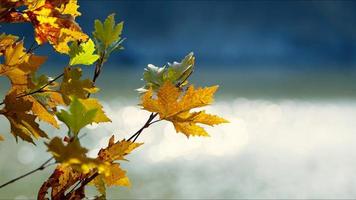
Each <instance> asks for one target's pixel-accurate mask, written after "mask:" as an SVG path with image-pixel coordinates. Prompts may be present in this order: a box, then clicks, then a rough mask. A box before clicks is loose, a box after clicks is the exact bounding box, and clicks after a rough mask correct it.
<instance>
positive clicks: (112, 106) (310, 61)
mask: <svg viewBox="0 0 356 200" xmlns="http://www.w3.org/2000/svg"><path fill="white" fill-rule="evenodd" d="M79 4H80V11H81V12H82V16H80V17H78V18H77V21H78V23H79V24H80V25H81V27H82V28H83V30H84V31H85V32H87V33H91V32H92V30H93V23H94V20H95V19H101V20H104V19H105V17H106V16H107V15H108V14H111V13H116V19H117V21H124V22H125V25H124V31H123V36H124V37H125V38H127V39H126V40H125V42H124V47H125V50H124V51H120V52H117V53H115V54H113V55H112V56H111V58H110V61H109V62H108V63H107V64H106V65H105V69H104V72H103V74H102V76H101V77H100V78H99V80H98V84H97V85H98V86H99V87H100V88H101V91H100V93H99V94H98V95H97V97H98V98H101V99H102V100H103V104H104V106H105V109H106V112H107V114H108V115H109V117H111V119H112V121H113V123H109V124H101V125H99V126H96V125H92V126H90V127H88V128H87V129H86V130H85V131H86V132H87V133H88V135H87V136H86V137H85V138H83V140H84V141H85V144H86V146H87V147H88V148H90V149H93V150H92V151H91V152H90V155H95V154H96V152H97V151H98V150H99V149H100V148H101V147H103V146H106V144H107V141H108V138H109V137H110V135H112V134H115V135H116V136H117V138H125V137H127V136H129V135H131V134H132V133H134V132H135V131H136V130H137V129H138V128H139V127H140V126H141V125H142V124H143V123H144V121H145V120H146V118H147V117H148V115H149V114H148V113H147V112H145V111H142V110H141V109H140V107H139V106H137V104H138V103H139V98H138V95H137V92H136V91H134V89H136V88H139V87H141V86H142V85H143V83H142V81H140V79H141V76H142V72H143V68H144V67H146V65H147V64H149V63H150V64H155V65H157V66H163V65H165V64H166V63H167V62H173V61H180V60H181V59H182V58H184V56H185V55H186V54H188V53H189V52H191V51H193V52H194V53H195V56H196V71H195V73H194V75H193V77H192V80H191V82H192V83H194V84H196V85H201V86H208V85H213V84H218V85H220V90H219V92H218V93H217V94H216V103H215V104H214V105H212V106H209V108H208V111H211V112H213V113H215V114H218V115H220V116H224V117H225V118H227V119H229V120H230V121H231V123H230V124H224V125H221V126H218V127H214V128H207V129H208V132H209V133H210V135H211V137H209V138H190V139H189V140H187V139H186V137H185V136H184V135H182V134H176V133H175V131H174V128H173V126H172V125H171V124H169V123H166V122H162V123H157V124H155V125H154V126H153V127H152V128H150V129H148V130H147V131H145V132H144V133H143V135H142V137H140V139H139V140H140V142H144V143H145V145H144V146H142V147H141V148H140V149H139V150H137V151H136V152H134V153H133V154H131V155H130V156H129V160H130V162H127V163H124V164H123V167H124V168H125V169H126V170H127V171H128V175H129V177H130V178H131V182H132V187H131V188H112V189H110V190H108V197H109V198H111V199H116V198H161V199H162V198H163V199H166V198H245V199H246V198H356V190H355V188H354V185H355V184H356V181H355V180H356V173H355V170H354V166H355V165H356V130H355V127H354V124H355V120H354V119H355V118H354V117H355V115H356V102H355V99H356V98H355V97H356V3H355V2H352V1H114V0H112V1H108V0H104V1H100V2H99V1H94V0H82V1H80V0H79ZM0 30H1V32H6V33H12V34H18V35H23V36H24V39H25V43H27V46H30V44H31V43H32V42H33V29H32V27H31V26H30V25H29V24H11V25H10V24H1V26H0ZM36 53H37V54H40V55H41V54H42V55H48V54H49V58H48V62H47V63H46V64H45V65H44V67H42V69H41V72H43V73H47V74H50V75H52V76H56V75H57V74H59V73H61V72H62V70H63V66H64V65H65V64H66V62H67V61H68V58H67V57H66V56H64V55H58V54H56V53H55V52H54V51H53V49H52V47H50V46H49V45H44V46H42V47H40V48H39V49H38V50H37V51H36ZM92 70H93V68H86V71H85V75H87V76H88V77H91V76H92V74H91V73H92ZM8 85H9V83H8V82H7V80H6V79H5V78H3V77H1V88H0V92H1V95H2V96H4V95H5V94H6V91H7V89H8ZM0 124H1V128H0V132H1V133H2V135H4V136H6V141H5V142H2V143H1V144H0V149H1V152H3V153H2V154H0V180H1V181H0V182H1V183H2V182H5V181H6V180H9V179H11V178H13V177H15V176H16V175H20V174H22V173H23V172H26V171H28V170H29V169H32V168H34V167H37V166H38V165H39V164H40V163H42V162H43V161H44V160H46V159H47V157H49V154H48V153H46V152H45V148H44V147H43V144H42V143H43V142H42V141H38V146H40V147H41V148H37V147H34V146H33V145H30V144H26V143H25V142H22V141H19V142H18V144H16V142H15V140H14V139H13V137H12V136H11V135H10V134H8V132H9V125H8V122H7V121H6V119H5V118H3V117H1V119H0ZM42 127H43V128H45V129H46V130H48V131H50V132H52V133H53V135H55V134H57V135H63V133H64V132H63V130H65V127H63V129H61V131H60V130H53V128H51V127H49V126H46V125H43V126H42ZM50 171H51V170H46V171H43V172H39V173H37V174H35V175H33V176H31V177H28V178H26V179H23V180H21V181H18V182H17V183H15V184H11V185H10V186H8V187H7V188H4V189H1V190H0V199H33V198H34V197H35V196H36V191H37V189H38V188H39V187H40V185H41V183H42V182H43V180H45V179H46V178H47V177H48V175H49V173H50ZM89 193H90V194H91V195H92V196H94V195H95V190H94V189H92V190H90V191H89Z"/></svg>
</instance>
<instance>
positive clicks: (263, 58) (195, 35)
mask: <svg viewBox="0 0 356 200" xmlns="http://www.w3.org/2000/svg"><path fill="white" fill-rule="evenodd" d="M79 3H80V5H81V8H80V11H81V12H83V16H81V17H79V18H78V22H79V23H80V24H81V26H82V27H83V29H84V30H85V31H86V32H91V30H92V26H93V21H94V19H96V18H99V19H104V18H105V17H106V16H107V15H108V14H109V13H111V12H115V13H117V18H118V19H120V20H124V21H125V30H124V36H125V37H127V40H126V41H125V45H124V46H125V47H126V49H125V51H123V52H120V53H119V54H115V55H116V56H115V57H113V58H112V59H111V64H113V65H117V67H120V66H125V65H134V66H137V67H140V68H142V67H143V66H144V65H145V64H147V63H154V64H157V65H162V64H164V63H165V62H166V61H172V60H176V59H179V58H180V57H182V56H184V55H185V54H186V53H188V52H189V51H194V52H195V53H196V55H197V57H198V61H199V63H200V64H201V65H204V66H217V65H219V66H222V67H226V68H229V67H233V68H242V69H244V68H249V69H253V70H260V69H263V70H265V68H266V67H267V68H268V69H270V68H276V69H278V70H279V69H293V70H299V69H335V70H346V71H348V70H354V69H356V67H355V66H356V39H355V38H356V3H354V2H352V1H334V2H333V1H315V2H312V1H271V2H263V1H255V2H250V1H99V0H98V1H94V0H82V1H79ZM1 31H5V32H8V33H10V32H17V33H23V34H25V35H26V36H27V37H26V42H27V43H31V42H32V40H31V39H29V38H30V37H31V35H32V29H31V27H30V26H29V25H11V26H9V25H2V27H1ZM48 49H50V48H42V49H41V51H43V52H45V53H47V51H48ZM62 58H63V57H61V56H53V57H51V58H50V61H53V62H56V61H60V60H61V59H62Z"/></svg>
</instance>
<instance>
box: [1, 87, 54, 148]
mask: <svg viewBox="0 0 356 200" xmlns="http://www.w3.org/2000/svg"><path fill="white" fill-rule="evenodd" d="M16 94H17V93H16V92H10V93H9V94H7V95H6V97H5V100H4V103H5V107H4V108H3V109H2V110H0V114H2V115H4V116H5V117H6V118H7V119H8V120H9V122H10V126H11V133H12V134H13V135H14V136H15V138H16V140H17V137H20V138H21V139H23V140H25V141H27V142H31V143H33V144H34V142H33V138H40V137H47V134H46V133H45V132H43V131H42V130H41V129H40V128H39V125H38V124H37V123H36V122H35V119H36V116H35V115H33V114H31V113H30V111H31V108H32V103H31V102H30V101H28V100H25V99H23V98H19V99H16Z"/></svg>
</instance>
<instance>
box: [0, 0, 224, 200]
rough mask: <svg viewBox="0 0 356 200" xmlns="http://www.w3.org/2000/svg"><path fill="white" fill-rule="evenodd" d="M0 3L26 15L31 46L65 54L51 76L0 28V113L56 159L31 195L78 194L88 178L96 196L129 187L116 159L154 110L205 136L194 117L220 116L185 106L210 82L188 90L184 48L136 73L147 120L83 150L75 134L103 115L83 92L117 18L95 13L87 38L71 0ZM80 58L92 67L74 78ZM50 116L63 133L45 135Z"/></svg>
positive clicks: (6, 11)
mask: <svg viewBox="0 0 356 200" xmlns="http://www.w3.org/2000/svg"><path fill="white" fill-rule="evenodd" d="M0 5H1V6H0V16H1V18H0V22H9V23H17V22H30V23H31V24H32V25H33V26H34V30H35V40H36V42H37V43H38V45H42V44H43V43H46V42H48V43H49V44H51V45H52V46H53V47H54V49H55V51H57V52H59V53H63V54H67V55H68V57H69V62H68V63H67V65H66V67H64V71H63V73H62V74H60V75H59V76H57V77H56V78H54V79H53V78H50V77H48V76H46V75H38V74H37V71H38V69H39V68H40V66H41V65H42V64H43V63H44V62H45V61H46V57H44V56H37V55H35V54H34V53H33V50H34V49H33V48H30V49H28V50H26V49H25V47H24V41H23V40H21V39H19V38H18V37H17V36H14V35H9V34H5V33H3V34H1V35H0V56H2V57H3V63H1V64H0V76H6V77H7V78H8V79H9V81H10V83H11V88H10V89H9V91H8V92H7V94H6V96H5V98H4V101H3V102H2V103H1V104H2V105H4V106H3V107H2V109H1V110H0V114H1V115H3V116H5V117H6V118H7V119H8V121H9V123H10V127H11V131H10V132H11V134H12V135H13V136H14V137H15V139H16V141H17V140H18V138H21V139H22V140H24V141H27V142H30V143H33V144H35V141H36V140H38V139H41V138H42V139H44V140H45V144H46V146H47V148H48V152H50V153H51V154H52V156H53V159H54V160H55V162H56V163H57V167H56V169H55V170H54V172H53V173H52V175H51V176H50V177H49V178H48V180H47V181H45V182H44V183H43V185H42V187H41V188H40V190H39V193H38V199H46V198H47V196H50V197H51V198H52V199H81V198H84V197H85V186H86V185H94V186H95V187H96V188H97V190H98V192H99V193H100V197H101V198H105V196H106V187H110V186H129V185H130V181H129V179H128V177H127V176H126V172H125V171H124V170H123V169H121V167H120V162H122V161H125V160H126V159H125V156H126V155H128V154H130V153H131V152H132V151H133V150H134V149H136V148H137V147H139V146H140V145H142V143H136V142H135V140H136V139H137V137H138V136H139V135H140V134H141V132H142V131H143V130H144V129H145V128H147V127H148V126H150V125H151V124H152V123H154V122H153V119H154V118H155V117H156V116H157V115H159V117H160V119H159V120H167V121H170V122H172V123H173V125H174V127H175V129H176V131H177V132H182V133H183V134H185V135H186V136H187V137H189V136H208V133H207V132H206V131H205V130H204V128H203V127H201V126H200V125H198V124H205V125H210V126H213V125H216V124H221V123H226V122H227V121H226V120H225V119H223V118H221V117H218V116H215V115H210V114H207V113H205V111H195V112H192V111H191V110H192V109H195V108H199V107H203V106H206V105H209V104H211V103H212V102H213V95H214V93H215V92H216V90H217V88H218V87H217V86H213V87H207V88H197V89H195V88H194V86H193V85H188V78H189V77H190V75H191V74H192V72H193V70H194V61H195V57H194V55H193V53H190V54H188V55H187V56H186V57H185V58H184V59H183V60H182V61H181V62H179V63H178V62H173V64H171V63H168V64H167V65H166V66H163V67H156V66H154V65H148V67H147V68H146V69H145V72H144V75H143V80H144V82H145V85H144V86H143V87H142V88H140V89H138V91H139V92H140V95H141V106H142V108H143V109H145V110H147V111H150V112H152V114H151V115H150V117H149V119H148V121H147V122H146V123H145V125H144V126H143V127H142V128H141V129H140V130H139V131H138V132H136V133H135V134H134V135H133V136H132V137H130V138H129V139H127V140H125V139H123V140H118V141H115V139H114V136H112V137H111V138H110V140H109V142H108V146H107V147H106V148H102V149H101V150H100V151H99V153H98V155H97V157H96V158H91V157H88V156H87V152H88V149H86V148H85V147H83V146H82V145H81V143H80V133H81V130H82V129H83V128H84V127H85V126H87V125H89V124H92V123H103V122H111V120H110V119H109V117H108V116H107V115H106V114H105V112H104V110H103V107H102V105H101V104H100V101H99V100H98V99H96V98H92V97H90V96H91V94H94V93H96V92H98V91H99V88H97V87H96V86H95V80H96V79H97V77H98V76H99V74H100V72H101V69H102V67H103V64H104V63H105V62H106V61H107V59H108V58H109V56H110V54H111V53H112V52H114V51H115V50H121V49H123V47H122V42H123V41H124V39H123V38H122V37H121V32H122V29H123V22H120V23H116V22H115V19H114V14H112V15H109V16H108V17H107V19H106V20H105V21H104V22H101V21H99V20H96V21H95V23H94V32H93V34H92V35H93V37H92V38H93V39H90V38H89V36H88V35H87V34H85V33H83V32H82V31H81V29H80V27H79V25H78V24H77V23H76V22H75V21H74V20H75V18H76V17H77V16H79V15H80V13H79V12H78V10H77V9H78V7H79V6H78V4H77V1H76V0H53V1H52V0H51V1H50V0H4V1H1V4H0ZM82 65H87V66H91V65H93V66H95V70H94V77H93V79H83V78H82V68H81V67H80V66H82ZM60 78H62V79H61V81H58V80H59V79H60ZM59 106H60V107H64V108H65V109H59ZM58 120H59V121H61V122H63V123H64V124H65V125H66V126H67V129H68V130H67V134H66V135H61V136H55V137H53V138H49V136H48V134H47V133H46V132H44V131H43V130H42V129H41V128H40V125H39V121H42V122H46V123H48V124H50V125H52V126H53V127H54V128H60V126H59V123H58ZM159 120H157V121H159ZM0 140H3V137H2V136H0Z"/></svg>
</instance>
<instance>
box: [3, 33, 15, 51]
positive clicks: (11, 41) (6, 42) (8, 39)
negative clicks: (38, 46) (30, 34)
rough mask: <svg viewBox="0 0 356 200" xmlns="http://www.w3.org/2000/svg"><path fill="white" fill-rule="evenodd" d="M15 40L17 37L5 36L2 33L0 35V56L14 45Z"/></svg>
mask: <svg viewBox="0 0 356 200" xmlns="http://www.w3.org/2000/svg"><path fill="white" fill-rule="evenodd" d="M17 40H18V37H17V36H14V35H6V34H5V33H2V34H1V35H0V56H1V55H3V52H4V51H5V50H6V48H7V47H9V46H11V45H12V44H14V43H15V42H16V41H17Z"/></svg>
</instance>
